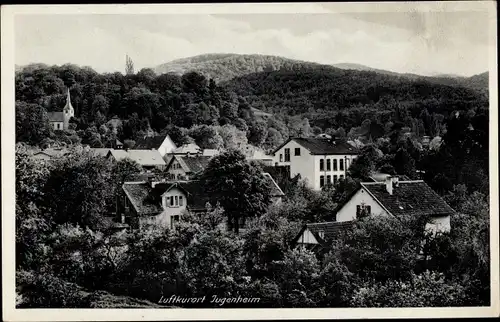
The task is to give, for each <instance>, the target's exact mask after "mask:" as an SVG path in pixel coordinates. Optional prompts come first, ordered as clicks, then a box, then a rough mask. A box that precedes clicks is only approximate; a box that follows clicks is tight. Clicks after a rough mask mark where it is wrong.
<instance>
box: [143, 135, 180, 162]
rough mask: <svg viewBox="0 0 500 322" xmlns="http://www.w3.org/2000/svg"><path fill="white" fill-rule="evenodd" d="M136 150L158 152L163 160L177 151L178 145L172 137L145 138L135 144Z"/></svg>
mask: <svg viewBox="0 0 500 322" xmlns="http://www.w3.org/2000/svg"><path fill="white" fill-rule="evenodd" d="M134 149H135V150H153V149H155V150H158V152H160V155H161V157H162V158H164V157H165V155H166V154H168V153H171V152H172V151H173V150H175V149H177V145H176V144H175V143H174V141H172V139H171V138H170V136H169V135H168V134H167V135H166V136H161V135H156V136H145V137H143V138H141V139H139V140H137V142H136V143H135V146H134Z"/></svg>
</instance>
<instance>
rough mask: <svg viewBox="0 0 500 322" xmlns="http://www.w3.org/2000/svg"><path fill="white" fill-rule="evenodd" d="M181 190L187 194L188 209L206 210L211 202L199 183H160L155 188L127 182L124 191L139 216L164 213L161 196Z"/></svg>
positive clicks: (145, 183)
mask: <svg viewBox="0 0 500 322" xmlns="http://www.w3.org/2000/svg"><path fill="white" fill-rule="evenodd" d="M173 188H179V189H181V190H183V191H184V192H185V193H186V197H187V208H188V209H190V210H204V209H205V205H206V203H207V202H208V201H209V200H210V197H209V195H208V194H207V193H206V192H205V191H204V189H203V186H202V185H201V184H200V182H199V181H180V182H167V181H165V182H159V183H157V184H156V185H155V187H154V188H152V187H151V184H150V183H148V182H126V183H125V184H123V190H124V192H125V194H126V195H127V197H128V199H129V200H130V203H131V204H132V206H133V207H134V209H135V211H136V212H137V213H138V214H139V215H156V214H159V213H161V212H162V211H163V207H162V204H161V196H162V195H163V194H164V193H165V192H167V191H169V190H171V189H173Z"/></svg>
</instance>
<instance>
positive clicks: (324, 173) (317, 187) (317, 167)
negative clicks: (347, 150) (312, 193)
mask: <svg viewBox="0 0 500 322" xmlns="http://www.w3.org/2000/svg"><path fill="white" fill-rule="evenodd" d="M355 158H356V156H355V155H348V154H339V155H315V156H314V161H313V162H314V180H311V182H312V183H313V184H312V188H313V189H314V190H321V185H320V177H321V176H324V177H325V185H326V184H327V179H328V176H330V183H333V182H334V176H337V179H338V180H340V176H343V177H344V178H345V177H346V175H347V169H348V168H349V167H350V166H351V164H352V162H353V160H354V159H355ZM320 160H323V162H324V167H323V171H320ZM327 160H330V171H327V162H328V161H327ZM333 160H337V170H336V171H334V170H333V169H334V167H333ZM340 160H344V170H340Z"/></svg>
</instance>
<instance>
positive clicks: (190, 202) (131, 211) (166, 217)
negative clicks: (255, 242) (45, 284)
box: [117, 174, 284, 229]
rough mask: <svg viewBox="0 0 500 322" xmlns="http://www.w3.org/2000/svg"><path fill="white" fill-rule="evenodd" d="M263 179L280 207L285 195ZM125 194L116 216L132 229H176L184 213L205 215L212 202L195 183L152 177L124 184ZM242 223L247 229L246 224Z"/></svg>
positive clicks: (193, 181) (199, 184)
mask: <svg viewBox="0 0 500 322" xmlns="http://www.w3.org/2000/svg"><path fill="white" fill-rule="evenodd" d="M264 176H265V178H267V179H268V180H269V182H270V186H271V191H270V194H271V197H272V201H273V202H275V203H279V202H280V201H281V198H282V197H283V196H284V194H283V192H282V191H281V189H280V188H279V187H278V186H277V184H276V183H275V182H274V180H273V179H272V177H271V176H270V175H269V174H264ZM122 190H123V196H121V197H120V198H121V200H120V201H119V202H118V203H117V204H118V209H117V214H119V217H120V218H122V219H121V222H122V223H126V224H128V225H130V227H131V228H133V229H140V228H141V227H143V226H144V225H146V224H148V223H156V224H160V225H163V226H166V227H170V228H173V227H175V223H176V222H177V221H179V220H180V218H181V216H182V213H183V212H184V211H185V210H188V211H190V212H193V213H200V212H205V211H206V210H207V209H206V206H207V203H208V202H209V200H210V196H209V195H208V194H207V193H206V192H205V191H204V189H203V185H202V184H201V182H200V181H196V180H191V181H176V182H172V181H166V180H163V181H162V180H156V179H155V178H152V177H149V178H148V179H147V180H144V181H136V182H125V183H124V184H123V186H122ZM241 223H242V224H243V225H244V220H243V221H242V222H241Z"/></svg>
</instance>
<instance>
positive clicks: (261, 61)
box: [154, 53, 488, 92]
mask: <svg viewBox="0 0 500 322" xmlns="http://www.w3.org/2000/svg"><path fill="white" fill-rule="evenodd" d="M304 68H326V69H329V70H332V71H335V70H336V69H337V68H338V69H344V70H357V71H369V72H375V73H377V74H383V75H391V76H399V77H404V78H408V79H411V80H422V81H427V82H430V83H434V84H443V85H450V86H463V87H467V88H471V89H475V90H478V91H483V92H487V91H488V73H487V72H485V73H482V74H479V75H474V76H472V77H460V76H458V77H450V76H449V75H437V76H433V77H427V76H421V75H417V74H411V73H396V72H393V71H388V70H383V69H377V68H373V67H369V66H365V65H360V64H353V63H339V64H333V65H324V64H318V63H313V62H306V61H301V60H294V59H289V58H285V57H279V56H271V55H240V54H227V53H221V54H218V53H214V54H204V55H198V56H193V57H188V58H182V59H177V60H174V61H171V62H168V63H165V64H162V65H160V66H157V67H155V68H154V70H155V72H156V73H158V74H164V73H174V74H177V75H182V74H184V73H187V72H192V71H195V72H198V73H201V74H203V75H204V76H205V77H207V78H212V79H214V80H215V81H217V82H222V81H228V80H231V79H233V78H236V77H242V76H246V75H248V74H252V73H259V72H263V71H264V72H270V71H278V70H302V69H304Z"/></svg>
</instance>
